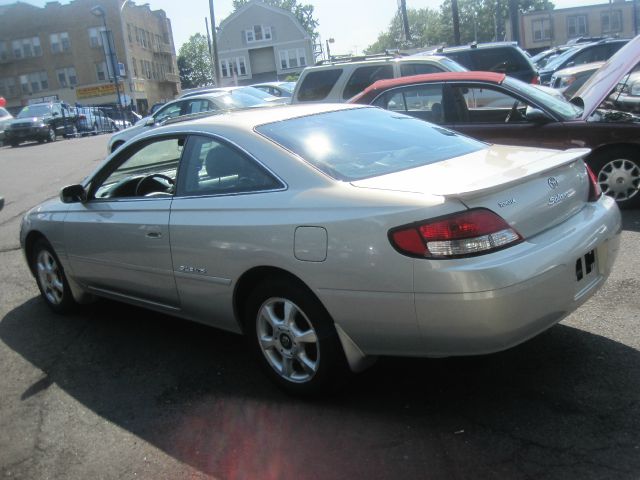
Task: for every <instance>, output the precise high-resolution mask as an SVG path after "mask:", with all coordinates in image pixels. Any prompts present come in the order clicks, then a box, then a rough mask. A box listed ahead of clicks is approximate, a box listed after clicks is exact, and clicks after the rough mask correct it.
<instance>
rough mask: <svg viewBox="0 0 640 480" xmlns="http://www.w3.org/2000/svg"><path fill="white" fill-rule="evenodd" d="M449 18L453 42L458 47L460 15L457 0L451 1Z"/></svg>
mask: <svg viewBox="0 0 640 480" xmlns="http://www.w3.org/2000/svg"><path fill="white" fill-rule="evenodd" d="M451 16H452V17H453V42H454V43H455V44H456V45H460V14H459V13H458V0H451Z"/></svg>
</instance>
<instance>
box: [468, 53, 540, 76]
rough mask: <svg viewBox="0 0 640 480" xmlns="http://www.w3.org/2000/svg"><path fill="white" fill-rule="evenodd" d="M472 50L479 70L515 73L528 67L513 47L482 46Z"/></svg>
mask: <svg viewBox="0 0 640 480" xmlns="http://www.w3.org/2000/svg"><path fill="white" fill-rule="evenodd" d="M472 52H473V57H474V64H475V66H476V68H477V69H478V70H484V71H487V72H499V73H514V72H518V71H520V70H524V69H526V68H527V67H528V65H526V64H525V61H524V59H523V58H522V57H521V56H520V55H518V53H517V52H516V50H514V49H511V48H482V49H476V50H472Z"/></svg>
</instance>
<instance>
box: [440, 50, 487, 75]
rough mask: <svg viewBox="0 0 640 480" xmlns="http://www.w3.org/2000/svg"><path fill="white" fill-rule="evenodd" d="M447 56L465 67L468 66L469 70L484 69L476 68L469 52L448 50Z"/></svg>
mask: <svg viewBox="0 0 640 480" xmlns="http://www.w3.org/2000/svg"><path fill="white" fill-rule="evenodd" d="M444 55H446V56H447V57H449V58H450V59H451V60H454V61H456V62H458V63H459V64H460V65H462V66H463V67H466V68H468V69H469V70H482V69H481V68H476V66H475V63H474V62H473V59H472V58H471V55H469V53H468V52H465V51H460V52H448V53H445V54H444Z"/></svg>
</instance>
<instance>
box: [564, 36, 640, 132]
mask: <svg viewBox="0 0 640 480" xmlns="http://www.w3.org/2000/svg"><path fill="white" fill-rule="evenodd" d="M638 61H640V35H638V36H637V37H635V38H634V39H633V40H631V41H629V43H627V44H626V45H625V46H624V47H622V48H621V49H620V50H618V52H617V53H616V54H615V55H614V56H613V57H611V58H610V59H609V60H607V61H606V62H605V64H604V65H603V66H602V67H600V69H599V70H597V71H596V72H595V73H594V74H593V75H592V76H591V77H590V78H589V80H587V81H586V82H585V84H584V85H583V86H582V87H581V88H580V90H578V91H577V92H576V94H575V95H574V96H573V97H572V98H571V102H572V103H575V104H576V105H581V106H582V107H583V108H584V110H583V112H582V116H581V117H580V118H581V119H582V120H586V119H587V118H589V117H590V116H591V115H592V114H593V112H594V111H595V110H596V108H598V106H599V105H600V104H601V103H602V102H603V101H604V99H605V98H607V97H608V96H609V94H610V93H611V91H612V90H613V89H614V88H615V87H616V85H618V83H619V82H620V80H622V78H623V77H624V76H625V75H626V74H627V73H629V70H631V69H632V68H633V67H635V65H636V64H637V63H638Z"/></svg>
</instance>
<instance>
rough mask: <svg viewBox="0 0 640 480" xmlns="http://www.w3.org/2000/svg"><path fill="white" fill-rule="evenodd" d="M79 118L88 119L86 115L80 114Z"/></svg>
mask: <svg viewBox="0 0 640 480" xmlns="http://www.w3.org/2000/svg"><path fill="white" fill-rule="evenodd" d="M78 118H79V119H80V120H86V119H87V117H86V116H85V115H80V116H79V117H78Z"/></svg>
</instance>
